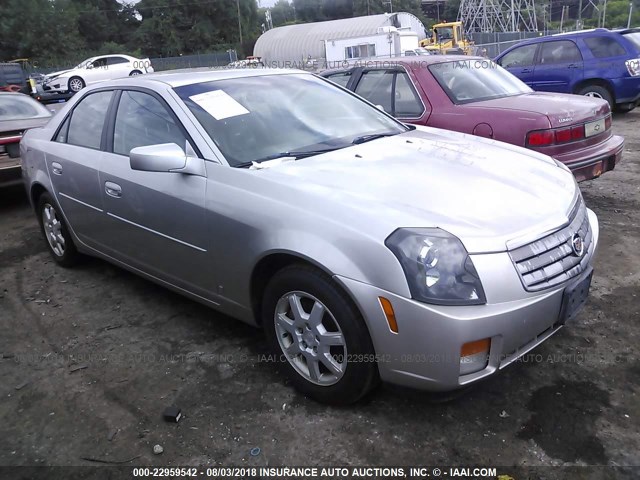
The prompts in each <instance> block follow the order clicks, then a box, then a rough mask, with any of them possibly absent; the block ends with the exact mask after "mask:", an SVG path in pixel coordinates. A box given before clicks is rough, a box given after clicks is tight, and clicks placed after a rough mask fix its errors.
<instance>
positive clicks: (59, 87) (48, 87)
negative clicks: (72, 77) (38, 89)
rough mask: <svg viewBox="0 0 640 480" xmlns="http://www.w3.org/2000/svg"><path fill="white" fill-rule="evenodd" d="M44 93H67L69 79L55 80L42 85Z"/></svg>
mask: <svg viewBox="0 0 640 480" xmlns="http://www.w3.org/2000/svg"><path fill="white" fill-rule="evenodd" d="M42 90H43V91H44V93H67V92H68V91H69V79H68V78H54V79H52V80H50V81H48V82H46V83H43V84H42Z"/></svg>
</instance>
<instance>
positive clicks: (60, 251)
mask: <svg viewBox="0 0 640 480" xmlns="http://www.w3.org/2000/svg"><path fill="white" fill-rule="evenodd" d="M37 212H38V221H39V222H40V230H41V231H42V235H43V236H44V240H45V243H46V245H47V248H48V249H49V253H50V254H51V256H52V257H53V259H54V260H55V261H56V263H57V264H58V265H60V266H62V267H65V268H68V267H72V266H74V265H75V264H76V263H77V262H78V260H79V257H80V254H79V253H78V250H77V249H76V246H75V244H74V243H73V239H72V238H71V235H70V234H69V230H68V228H67V224H66V223H65V221H64V218H62V215H61V214H60V209H59V207H58V205H57V204H56V203H55V202H54V201H53V199H52V198H51V196H50V195H49V194H48V193H46V192H45V193H43V194H42V195H40V198H39V199H38V207H37ZM54 237H55V238H54Z"/></svg>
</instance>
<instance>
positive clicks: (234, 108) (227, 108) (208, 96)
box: [189, 90, 249, 120]
mask: <svg viewBox="0 0 640 480" xmlns="http://www.w3.org/2000/svg"><path fill="white" fill-rule="evenodd" d="M189 98H190V99H191V100H193V101H194V102H196V104H198V105H199V106H201V107H202V108H203V109H204V110H205V111H206V112H207V113H208V114H209V115H211V116H212V117H213V118H215V119H216V120H224V119H225V118H230V117H237V116H238V115H245V114H246V113H249V110H247V109H246V108H244V107H243V106H242V105H240V104H239V103H238V102H237V101H235V100H234V99H233V98H231V97H230V96H229V95H228V94H227V93H226V92H223V91H222V90H214V91H212V92H206V93H200V94H198V95H193V96H192V97H189Z"/></svg>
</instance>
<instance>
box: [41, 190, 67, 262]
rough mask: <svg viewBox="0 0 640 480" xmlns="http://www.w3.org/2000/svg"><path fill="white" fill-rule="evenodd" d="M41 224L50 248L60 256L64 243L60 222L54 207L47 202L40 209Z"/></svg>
mask: <svg viewBox="0 0 640 480" xmlns="http://www.w3.org/2000/svg"><path fill="white" fill-rule="evenodd" d="M42 225H43V226H44V233H45V236H46V237H47V241H48V242H49V246H50V247H51V250H53V253H55V254H56V255H57V256H58V257H62V256H63V255H64V249H65V243H66V242H65V239H64V235H63V234H62V222H61V221H60V219H59V218H58V214H57V212H56V209H55V208H53V206H51V204H49V203H45V204H44V208H43V209H42Z"/></svg>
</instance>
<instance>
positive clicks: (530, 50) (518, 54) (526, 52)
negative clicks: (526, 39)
mask: <svg viewBox="0 0 640 480" xmlns="http://www.w3.org/2000/svg"><path fill="white" fill-rule="evenodd" d="M537 48H538V44H537V43H534V44H533V45H524V46H522V47H519V48H515V49H513V50H511V51H510V52H509V53H507V54H506V55H505V56H504V57H502V60H500V65H502V66H503V67H504V68H511V67H526V66H528V65H533V60H534V57H535V56H536V49H537Z"/></svg>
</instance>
